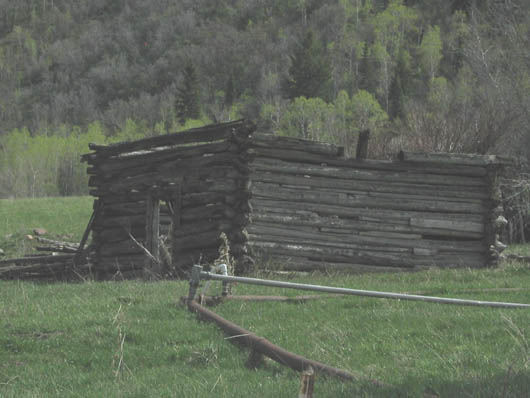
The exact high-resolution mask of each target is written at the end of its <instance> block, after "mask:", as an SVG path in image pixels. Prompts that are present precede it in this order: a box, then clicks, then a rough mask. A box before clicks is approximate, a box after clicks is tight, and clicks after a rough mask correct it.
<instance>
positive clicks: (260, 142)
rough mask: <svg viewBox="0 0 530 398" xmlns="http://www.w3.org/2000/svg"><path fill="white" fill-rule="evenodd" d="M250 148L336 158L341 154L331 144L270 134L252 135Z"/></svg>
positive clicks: (338, 148) (340, 150)
mask: <svg viewBox="0 0 530 398" xmlns="http://www.w3.org/2000/svg"><path fill="white" fill-rule="evenodd" d="M249 145H250V146H251V147H259V148H281V149H287V150H296V151H302V152H306V153H313V154H317V155H323V156H326V157H332V158H333V157H337V156H340V155H341V153H343V150H342V149H341V147H337V146H335V145H333V144H326V143H322V142H315V141H311V140H304V139H300V138H292V137H284V136H277V135H272V134H260V133H254V134H252V139H251V140H250V142H249Z"/></svg>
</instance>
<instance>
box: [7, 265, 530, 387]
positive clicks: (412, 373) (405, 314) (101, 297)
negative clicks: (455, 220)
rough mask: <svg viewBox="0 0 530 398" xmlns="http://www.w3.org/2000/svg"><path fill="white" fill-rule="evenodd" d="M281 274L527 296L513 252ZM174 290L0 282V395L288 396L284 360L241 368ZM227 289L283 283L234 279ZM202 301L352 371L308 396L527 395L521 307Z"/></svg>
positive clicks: (294, 383)
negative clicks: (500, 257)
mask: <svg viewBox="0 0 530 398" xmlns="http://www.w3.org/2000/svg"><path fill="white" fill-rule="evenodd" d="M292 280H295V281H300V282H309V283H321V284H326V285H335V286H348V287H355V288H365V289H380V290H387V291H399V292H403V291H411V292H412V291H413V292H421V293H426V294H432V295H440V296H447V297H451V296H453V297H454V296H457V297H463V298H476V299H483V300H502V301H515V302H529V301H530V300H529V294H528V293H529V290H528V287H529V286H530V271H529V270H528V268H527V267H525V266H522V265H517V264H507V265H505V266H504V267H503V268H502V269H495V270H481V271H471V270H460V271H440V270H432V271H427V272H421V273H410V274H388V275H362V276H345V275H335V276H322V275H307V276H297V277H293V278H292ZM211 289H212V291H219V286H213V287H212V288H211ZM186 292H187V284H186V283H185V282H177V281H166V282H157V283H143V282H121V283H117V282H114V283H112V282H104V283H99V282H98V283H95V282H85V283H80V284H36V283H27V282H26V283H22V282H0V330H1V333H0V396H2V397H46V396H49V397H59V396H60V397H102V396H105V397H208V396H211V397H249V396H260V397H261V396H263V397H294V396H296V394H297V389H298V384H299V376H298V374H296V373H295V372H293V371H291V370H289V369H287V368H284V367H282V366H280V365H278V364H276V363H273V362H270V361H266V362H265V364H264V365H262V366H261V367H260V368H258V370H250V369H247V368H246V367H245V366H244V365H245V362H246V360H247V357H248V352H247V351H246V350H243V349H241V348H239V347H237V346H234V345H232V344H231V342H230V340H228V339H226V338H225V336H224V335H223V333H222V332H220V331H219V330H218V329H217V328H216V327H215V326H213V325H211V324H209V323H205V322H199V321H198V320H197V319H196V317H195V316H194V315H192V314H190V313H188V312H187V310H185V309H184V308H183V307H181V306H179V305H178V304H177V300H178V298H179V297H180V296H182V295H185V294H186ZM235 293H236V294H288V295H295V294H297V292H295V291H282V290H281V289H271V288H259V287H252V286H244V285H238V286H236V287H235ZM215 311H216V312H218V313H219V314H221V315H222V316H224V317H226V318H228V319H230V320H232V321H234V322H236V323H238V324H240V325H241V326H243V327H245V328H247V329H250V330H251V331H253V332H255V333H257V334H259V335H261V336H264V337H266V338H268V339H269V340H271V341H272V342H274V343H276V344H278V345H280V346H282V347H284V348H286V349H288V350H291V351H293V352H296V353H298V354H301V355H305V356H307V357H309V358H312V359H317V360H320V361H322V362H325V363H328V364H330V365H332V366H336V367H341V368H344V369H347V370H350V371H353V372H355V373H357V374H358V375H359V380H358V381H356V382H353V383H343V382H340V381H337V380H335V379H332V378H325V377H320V378H317V382H316V385H315V396H317V397H352V396H355V397H388V396H401V397H405V396H409V397H423V396H440V397H467V396H469V397H527V396H530V310H506V309H505V310H502V309H478V308H471V307H455V306H448V305H438V304H429V303H415V302H401V301H390V300H379V299H370V298H361V297H340V298H333V299H322V300H318V301H311V302H306V303H303V304H293V303H275V304H273V303H250V302H246V303H241V302H228V303H224V304H221V305H220V306H218V307H217V308H216V309H215ZM369 379H377V380H380V381H381V382H383V383H385V386H384V387H378V386H374V385H372V384H371V383H370V381H369Z"/></svg>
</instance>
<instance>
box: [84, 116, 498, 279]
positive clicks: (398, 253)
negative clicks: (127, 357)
mask: <svg viewBox="0 0 530 398" xmlns="http://www.w3.org/2000/svg"><path fill="white" fill-rule="evenodd" d="M90 148H91V149H92V150H93V152H92V153H90V154H87V155H84V156H83V160H85V161H86V162H88V163H89V168H88V172H89V173H90V175H91V177H90V186H91V194H92V195H94V196H95V197H97V199H98V203H99V205H98V211H97V216H96V217H95V220H94V222H93V224H92V234H93V239H92V241H93V248H94V261H93V262H94V263H95V265H94V269H95V271H96V273H97V274H98V275H99V276H101V277H103V278H108V277H112V276H114V275H116V274H121V276H125V277H129V276H131V277H132V276H139V275H143V276H144V277H145V276H147V277H149V276H151V275H160V274H162V275H169V276H177V275H180V274H181V272H182V271H183V270H186V269H188V268H189V267H190V266H191V265H192V264H193V263H197V262H198V261H202V262H203V263H204V262H208V261H212V260H213V259H215V258H216V257H217V256H218V253H219V246H220V234H221V232H224V233H225V234H226V235H227V237H228V241H229V245H230V249H231V255H232V256H233V257H234V258H235V260H236V272H239V273H242V272H245V270H246V269H247V267H248V265H249V264H250V263H252V262H253V259H255V258H259V259H260V260H264V261H265V263H263V262H261V261H260V264H267V263H266V261H272V262H274V263H280V265H281V267H282V268H284V269H289V270H313V269H320V268H326V269H327V268H330V267H335V268H339V269H347V270H352V271H354V270H366V269H370V270H389V269H418V268H422V267H429V266H440V267H460V266H466V267H479V266H484V265H487V264H491V263H494V262H495V261H496V259H497V258H498V253H499V252H500V251H501V250H502V244H501V243H500V242H498V240H497V233H498V228H499V223H498V219H499V216H500V215H501V212H502V209H501V208H500V207H499V200H500V195H499V192H498V188H497V187H498V184H497V171H498V168H499V165H500V162H499V159H498V158H496V157H494V156H475V155H448V154H417V153H406V152H401V153H400V154H399V156H398V158H397V159H396V160H395V161H376V160H365V159H358V160H356V159H350V158H345V157H344V151H343V149H342V148H340V147H336V146H334V145H329V144H323V143H316V142H312V141H307V140H300V139H294V138H288V137H278V136H274V135H266V134H261V133H256V132H255V127H254V126H253V125H252V124H251V123H248V122H246V121H237V122H231V123H225V124H220V125H212V126H206V127H203V128H199V129H194V130H189V131H186V132H182V133H177V134H170V135H165V136H158V137H153V138H147V139H144V140H139V141H135V142H131V143H120V144H115V145H110V146H98V145H91V146H90ZM364 152H366V151H364ZM160 240H165V242H166V243H165V244H163V245H161V244H160ZM157 241H158V242H157ZM147 252H149V253H150V254H149V255H148V254H146V253H147ZM168 256H170V257H171V259H169V260H168Z"/></svg>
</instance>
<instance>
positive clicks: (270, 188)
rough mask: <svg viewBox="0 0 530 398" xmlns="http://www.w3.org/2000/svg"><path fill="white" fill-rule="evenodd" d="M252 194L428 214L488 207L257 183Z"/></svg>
mask: <svg viewBox="0 0 530 398" xmlns="http://www.w3.org/2000/svg"><path fill="white" fill-rule="evenodd" d="M251 190H252V194H253V197H256V198H265V199H276V200H286V201H292V202H296V203H300V202H304V203H318V204H330V205H340V206H347V207H350V208H355V207H362V208H378V209H392V210H415V211H428V212H448V213H464V214H483V213H484V212H485V210H486V209H485V207H484V205H483V204H482V202H480V201H478V202H451V201H440V200H436V199H435V198H432V199H431V200H427V198H426V197H425V198H424V199H421V200H420V199H413V198H410V197H407V196H406V195H391V194H386V195H384V196H383V195H382V194H378V193H370V194H363V193H359V194H348V193H345V192H338V193H334V192H330V191H321V190H303V189H291V188H286V187H280V186H278V185H275V184H267V183H254V184H253V185H252V188H251Z"/></svg>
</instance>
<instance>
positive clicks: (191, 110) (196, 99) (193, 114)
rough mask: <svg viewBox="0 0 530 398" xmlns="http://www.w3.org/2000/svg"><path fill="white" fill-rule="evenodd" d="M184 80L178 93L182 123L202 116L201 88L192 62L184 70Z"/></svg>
mask: <svg viewBox="0 0 530 398" xmlns="http://www.w3.org/2000/svg"><path fill="white" fill-rule="evenodd" d="M182 73H183V75H184V81H183V83H182V87H181V88H180V89H179V90H178V95H177V104H176V108H177V115H178V117H179V121H180V123H181V124H184V122H185V121H186V120H187V119H199V118H200V116H201V104H200V88H199V81H198V79H197V72H196V71H195V67H194V66H193V64H192V63H191V62H190V63H188V64H187V65H186V66H185V67H184V70H183V72H182Z"/></svg>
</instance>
